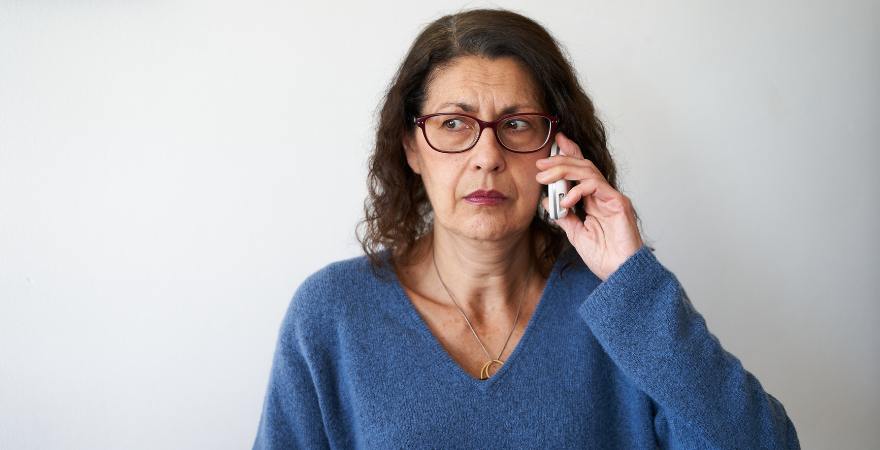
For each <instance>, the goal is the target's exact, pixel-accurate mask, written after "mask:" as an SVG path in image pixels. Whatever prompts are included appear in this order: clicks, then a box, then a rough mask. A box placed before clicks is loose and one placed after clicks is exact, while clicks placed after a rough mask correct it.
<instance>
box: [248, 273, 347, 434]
mask: <svg viewBox="0 0 880 450" xmlns="http://www.w3.org/2000/svg"><path fill="white" fill-rule="evenodd" d="M302 291H303V289H302V288H301V289H300V291H298V292H297V296H299V295H301V293H302ZM297 304H298V302H297V297H296V296H294V300H293V302H292V303H291V307H290V308H289V309H288V311H287V315H286V316H285V318H284V322H283V323H282V325H281V331H280V333H279V336H278V345H277V347H276V348H275V357H274V360H273V362H272V372H271V374H270V376H269V387H268V389H267V390H266V398H265V400H264V402H263V414H262V417H261V418H260V427H259V429H258V431H257V439H256V442H255V443H254V450H268V449H273V450H274V449H321V448H330V444H329V442H328V440H327V435H326V433H325V431H324V423H323V420H322V416H321V409H320V407H319V404H318V395H317V391H316V389H315V382H314V380H313V377H312V374H311V372H310V371H309V369H308V365H307V364H306V360H305V358H304V356H303V354H304V353H305V346H304V344H305V342H304V339H303V333H302V329H301V328H302V327H300V326H297V322H298V320H297V315H298V314H297V311H296V310H297V308H296V305H297Z"/></svg>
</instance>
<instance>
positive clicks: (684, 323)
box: [537, 133, 799, 449]
mask: <svg viewBox="0 0 880 450" xmlns="http://www.w3.org/2000/svg"><path fill="white" fill-rule="evenodd" d="M556 142H557V143H558V144H559V147H560V149H561V150H562V152H563V153H564V156H555V157H553V158H547V159H542V160H539V161H537V167H538V169H540V170H541V172H540V173H538V175H537V180H538V181H539V182H540V183H543V184H549V183H552V182H554V181H556V180H559V179H561V178H565V179H567V180H572V181H576V182H577V183H578V184H577V186H575V187H574V188H572V189H571V191H569V193H568V195H566V197H565V198H564V199H563V200H562V201H561V205H562V206H563V207H571V206H573V205H574V204H575V203H576V202H578V201H579V200H581V199H582V200H583V202H584V206H585V209H586V212H587V217H586V220H584V221H583V222H581V221H580V220H579V219H578V218H577V217H576V216H575V215H574V214H568V215H566V216H565V217H564V218H562V219H560V220H557V221H556V223H557V224H559V226H560V227H562V229H563V230H565V232H566V235H567V236H568V239H569V241H570V242H571V243H572V245H573V246H574V247H575V249H576V250H577V252H578V254H579V255H580V256H581V258H582V259H583V260H584V262H585V263H586V265H587V267H589V268H590V270H591V271H592V272H593V273H594V274H596V276H598V277H599V278H600V279H602V280H604V282H603V283H602V284H601V285H600V286H599V287H598V288H596V290H595V291H594V292H593V293H592V294H591V295H590V297H589V298H588V299H587V301H586V302H585V303H584V304H583V306H582V307H581V310H580V312H581V314H582V315H583V317H584V319H585V320H586V322H587V324H588V325H589V326H590V328H591V330H592V331H593V333H594V334H595V335H596V337H597V338H598V339H599V341H600V342H601V343H602V346H603V347H604V349H605V351H606V352H607V353H608V354H609V355H610V356H611V358H612V359H613V360H614V361H615V363H616V364H617V365H618V367H620V368H621V370H623V372H624V373H626V374H627V376H629V377H630V378H631V379H632V380H633V381H634V382H635V383H636V384H637V385H638V386H639V387H640V388H641V389H642V390H644V392H645V393H646V394H648V395H649V396H650V397H651V398H652V399H653V400H654V402H655V403H656V404H657V411H656V414H655V422H654V423H655V430H656V433H657V437H658V441H659V442H660V444H661V446H662V447H664V448H743V449H753V448H780V449H781V448H799V444H798V439H797V435H796V433H795V430H794V426H793V425H792V423H791V421H790V420H789V419H788V416H787V415H786V414H785V410H784V409H783V408H782V405H780V404H779V402H778V401H776V399H774V398H773V397H771V396H769V395H768V394H767V393H766V392H764V390H763V388H761V384H760V383H758V380H757V379H755V377H754V376H752V374H750V373H748V372H746V370H745V369H743V367H742V364H740V362H739V360H737V359H736V358H735V357H734V356H733V355H731V354H730V353H727V352H726V351H725V350H724V349H723V348H722V347H721V344H719V343H718V340H717V339H716V338H715V336H713V335H712V334H711V333H709V330H708V329H707V328H706V323H705V321H704V320H703V317H702V316H701V315H700V314H699V313H697V312H696V311H695V310H694V308H693V306H692V305H691V303H690V301H689V300H688V298H687V296H686V295H685V293H684V290H683V289H682V288H681V285H680V284H679V283H678V280H677V279H676V278H675V276H674V275H672V273H670V272H669V271H668V270H666V269H665V268H664V267H663V266H661V265H660V263H658V262H657V260H656V259H655V258H654V256H653V254H652V253H651V252H650V251H649V250H648V249H647V248H645V247H643V244H642V239H641V236H640V235H639V230H638V224H637V222H636V218H635V212H634V211H633V208H632V204H631V203H630V201H629V199H628V198H627V197H626V196H624V195H623V194H621V193H620V192H617V191H616V190H615V189H614V188H613V187H612V186H611V185H609V184H608V182H607V181H606V180H605V178H604V176H603V175H602V173H600V172H599V170H598V169H597V168H596V166H595V165H593V164H592V163H591V162H590V161H587V160H584V158H583V156H582V154H581V151H580V148H579V147H578V146H577V144H575V143H574V142H572V141H571V140H570V139H568V138H566V137H565V136H563V135H562V134H561V133H560V134H558V135H557V136H556ZM545 207H546V205H545Z"/></svg>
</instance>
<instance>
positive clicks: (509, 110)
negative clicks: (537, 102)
mask: <svg viewBox="0 0 880 450" xmlns="http://www.w3.org/2000/svg"><path fill="white" fill-rule="evenodd" d="M522 110H529V111H538V109H536V108H535V107H533V106H530V105H512V106H508V107H507V108H504V109H502V110H501V115H502V116H506V115H508V114H513V113H518V112H520V111H522Z"/></svg>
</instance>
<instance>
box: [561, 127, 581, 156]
mask: <svg viewBox="0 0 880 450" xmlns="http://www.w3.org/2000/svg"><path fill="white" fill-rule="evenodd" d="M555 139H556V144H557V145H559V150H561V151H562V154H563V155H567V156H571V157H574V158H578V159H584V155H583V154H582V153H581V148H580V146H578V145H577V144H575V143H574V141H572V140H571V139H569V138H568V137H566V136H565V135H564V134H562V133H556V137H555Z"/></svg>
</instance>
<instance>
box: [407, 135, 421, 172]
mask: <svg viewBox="0 0 880 450" xmlns="http://www.w3.org/2000/svg"><path fill="white" fill-rule="evenodd" d="M403 152H404V153H405V154H406V162H407V164H409V168H410V169H412V171H413V172H415V173H417V174H419V175H421V174H422V164H421V163H422V161H421V158H420V157H419V151H418V150H417V149H416V139H415V133H412V134H406V135H404V136H403Z"/></svg>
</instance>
